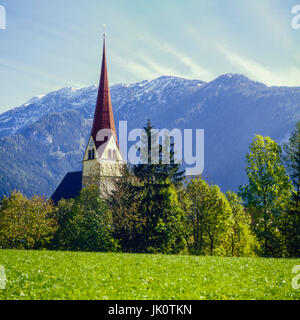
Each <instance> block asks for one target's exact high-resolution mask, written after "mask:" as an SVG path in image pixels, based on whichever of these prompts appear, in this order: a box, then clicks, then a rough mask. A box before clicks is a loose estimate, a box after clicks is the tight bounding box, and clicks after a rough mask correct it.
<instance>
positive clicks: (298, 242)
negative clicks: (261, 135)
mask: <svg viewBox="0 0 300 320" xmlns="http://www.w3.org/2000/svg"><path fill="white" fill-rule="evenodd" d="M283 150H284V155H283V160H284V163H285V165H286V168H287V170H288V173H289V175H290V177H291V180H292V182H293V185H294V187H295V192H294V193H293V195H292V199H291V203H290V206H289V208H288V210H286V212H285V214H284V215H283V217H282V219H281V226H280V229H281V232H282V234H283V243H284V245H285V247H286V255H287V256H291V257H299V256H300V121H299V122H298V123H297V124H296V128H295V130H294V131H293V132H292V134H291V136H290V139H289V141H288V143H286V144H284V145H283Z"/></svg>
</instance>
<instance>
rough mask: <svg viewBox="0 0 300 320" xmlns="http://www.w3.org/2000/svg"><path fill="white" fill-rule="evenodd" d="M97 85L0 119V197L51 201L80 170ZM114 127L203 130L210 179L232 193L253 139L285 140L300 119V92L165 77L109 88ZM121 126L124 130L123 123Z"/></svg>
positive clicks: (65, 91) (239, 78)
mask: <svg viewBox="0 0 300 320" xmlns="http://www.w3.org/2000/svg"><path fill="white" fill-rule="evenodd" d="M96 95H97V86H89V87H85V88H80V89H74V88H72V87H66V88H62V89H60V90H56V91H52V92H50V93H48V94H46V95H43V96H40V97H34V98H32V99H30V100H29V101H27V102H26V103H24V104H23V105H22V106H20V107H18V108H15V109H12V110H9V111H7V112H5V113H2V114H0V159H1V163H0V178H1V182H0V196H1V195H3V194H8V193H9V191H10V190H13V189H18V190H20V191H22V192H24V193H25V194H26V195H28V196H32V195H33V194H44V195H45V196H46V197H49V196H50V195H51V194H52V192H53V191H54V190H55V188H56V186H57V185H58V183H59V182H60V180H61V179H62V178H63V176H64V175H65V174H66V173H67V172H68V171H76V170H80V166H81V160H82V159H81V158H82V155H83V151H84V148H85V146H86V142H87V138H88V135H89V132H90V129H91V128H90V127H91V121H92V117H93V114H94V109H95V103H96ZM111 96H112V104H113V108H114V113H115V120H116V124H117V123H118V121H119V120H127V121H128V130H131V129H133V128H142V127H143V126H144V125H145V123H146V121H147V119H148V118H150V119H151V121H152V123H153V126H154V127H156V128H158V129H162V128H169V129H172V128H175V127H176V128H179V129H182V130H183V129H185V128H191V129H196V128H201V129H202V128H204V129H205V159H206V160H205V171H204V176H205V177H207V179H208V180H209V181H211V182H213V183H216V184H219V185H220V186H221V188H222V189H223V190H224V191H226V190H228V189H233V190H236V189H237V187H238V186H239V185H240V184H243V183H244V182H245V179H246V177H245V173H244V166H245V164H244V159H245V154H246V152H247V150H248V147H249V144H250V143H251V140H252V139H253V137H254V134H262V135H268V136H271V138H273V139H274V140H276V141H278V142H281V141H282V140H283V139H286V137H287V136H288V133H289V132H290V131H291V130H292V129H293V126H294V125H295V123H296V121H299V120H300V87H269V86H266V85H264V84H263V83H260V82H256V81H252V80H250V79H248V78H247V77H245V76H243V75H239V74H226V75H221V76H219V77H217V78H216V79H214V80H213V81H210V82H203V81H201V80H187V79H183V78H178V77H170V76H162V77H159V78H157V79H154V80H144V81H141V82H137V83H135V84H129V85H127V84H117V85H114V86H112V87H111ZM117 127H118V125H117Z"/></svg>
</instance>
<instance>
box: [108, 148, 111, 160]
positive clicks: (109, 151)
mask: <svg viewBox="0 0 300 320" xmlns="http://www.w3.org/2000/svg"><path fill="white" fill-rule="evenodd" d="M108 159H111V149H109V150H108Z"/></svg>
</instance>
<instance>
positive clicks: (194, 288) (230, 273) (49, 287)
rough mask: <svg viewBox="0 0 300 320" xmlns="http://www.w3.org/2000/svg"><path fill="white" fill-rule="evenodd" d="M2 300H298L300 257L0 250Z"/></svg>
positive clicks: (0, 296) (0, 295)
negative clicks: (294, 281) (3, 283)
mask: <svg viewBox="0 0 300 320" xmlns="http://www.w3.org/2000/svg"><path fill="white" fill-rule="evenodd" d="M0 265H2V266H4V267H5V270H6V278H7V281H6V289H2V290H0V299H2V300H7V299H9V300H11V299H22V300H24V299H100V300H103V299H134V300H137V299H138V300H139V299H143V300H144V299H155V300H156V299H166V300H168V299H179V300H180V299H190V300H194V299H195V300H198V299H222V300H223V299H300V290H295V289H293V288H292V279H293V277H295V274H293V273H292V268H293V267H294V266H295V265H300V259H294V260H293V259H263V258H222V257H207V256H201V257H198V256H168V255H151V254H149V255H146V254H124V253H120V254H118V253H86V252H54V251H17V250H0Z"/></svg>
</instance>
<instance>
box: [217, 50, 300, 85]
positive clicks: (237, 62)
mask: <svg viewBox="0 0 300 320" xmlns="http://www.w3.org/2000/svg"><path fill="white" fill-rule="evenodd" d="M217 47H218V50H219V52H220V53H221V54H222V55H223V56H224V57H225V58H226V59H227V60H228V61H229V62H230V63H231V64H232V65H233V66H234V67H235V68H237V69H238V70H240V72H242V73H245V74H246V75H247V76H249V77H250V78H251V79H253V80H257V81H260V82H263V83H265V84H267V85H275V86H276V85H278V86H280V85H286V86H296V85H299V84H300V70H299V69H298V68H296V67H294V66H290V67H289V68H288V69H287V70H284V71H282V72H278V71H277V72H274V71H272V70H271V68H270V67H267V66H263V65H262V64H260V63H258V62H256V61H255V60H253V59H251V58H248V57H245V56H243V55H240V54H238V53H236V52H234V51H233V50H230V49H228V48H227V47H225V46H222V45H218V46H217Z"/></svg>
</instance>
